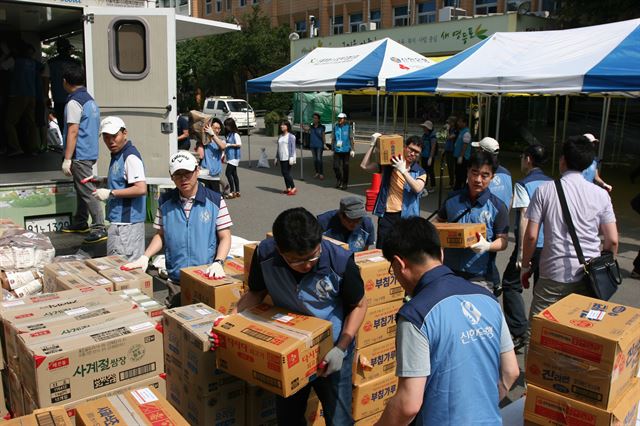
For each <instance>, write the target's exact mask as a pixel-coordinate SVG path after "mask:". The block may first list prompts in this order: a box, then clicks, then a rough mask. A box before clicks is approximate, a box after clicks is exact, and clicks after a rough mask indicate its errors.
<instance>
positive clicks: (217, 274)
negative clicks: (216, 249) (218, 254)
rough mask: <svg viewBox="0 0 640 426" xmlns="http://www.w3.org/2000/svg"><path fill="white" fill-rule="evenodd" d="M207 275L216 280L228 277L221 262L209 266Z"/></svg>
mask: <svg viewBox="0 0 640 426" xmlns="http://www.w3.org/2000/svg"><path fill="white" fill-rule="evenodd" d="M205 275H206V276H207V277H209V278H213V279H216V280H217V279H220V278H224V277H226V274H225V273H224V267H223V266H222V264H221V263H220V262H213V263H212V264H211V265H209V267H208V268H207V272H206V273H205Z"/></svg>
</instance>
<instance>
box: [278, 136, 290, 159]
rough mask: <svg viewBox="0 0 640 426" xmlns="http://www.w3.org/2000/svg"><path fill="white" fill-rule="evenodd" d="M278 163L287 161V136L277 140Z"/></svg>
mask: <svg viewBox="0 0 640 426" xmlns="http://www.w3.org/2000/svg"><path fill="white" fill-rule="evenodd" d="M278 154H279V155H278V161H289V157H290V156H289V134H288V133H287V134H286V135H282V136H280V137H279V138H278Z"/></svg>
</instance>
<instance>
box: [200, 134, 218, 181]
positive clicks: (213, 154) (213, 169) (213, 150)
mask: <svg viewBox="0 0 640 426" xmlns="http://www.w3.org/2000/svg"><path fill="white" fill-rule="evenodd" d="M200 166H201V167H202V168H204V169H207V170H209V175H210V176H219V175H220V173H222V150H221V149H220V147H219V146H218V144H217V143H215V142H213V141H211V142H210V143H208V144H207V145H205V146H204V158H203V159H202V162H201V163H200Z"/></svg>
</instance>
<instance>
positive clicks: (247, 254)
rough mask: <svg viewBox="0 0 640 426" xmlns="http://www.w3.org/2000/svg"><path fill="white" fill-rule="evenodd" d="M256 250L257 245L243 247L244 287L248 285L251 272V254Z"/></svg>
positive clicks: (251, 244)
mask: <svg viewBox="0 0 640 426" xmlns="http://www.w3.org/2000/svg"><path fill="white" fill-rule="evenodd" d="M257 248H258V243H249V244H245V245H244V279H243V282H244V284H245V285H249V284H248V283H249V271H250V270H251V261H252V260H253V254H254V253H255V252H256V249H257Z"/></svg>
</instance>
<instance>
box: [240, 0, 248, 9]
mask: <svg viewBox="0 0 640 426" xmlns="http://www.w3.org/2000/svg"><path fill="white" fill-rule="evenodd" d="M238 1H239V2H240V7H244V6H246V5H247V0H238Z"/></svg>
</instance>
